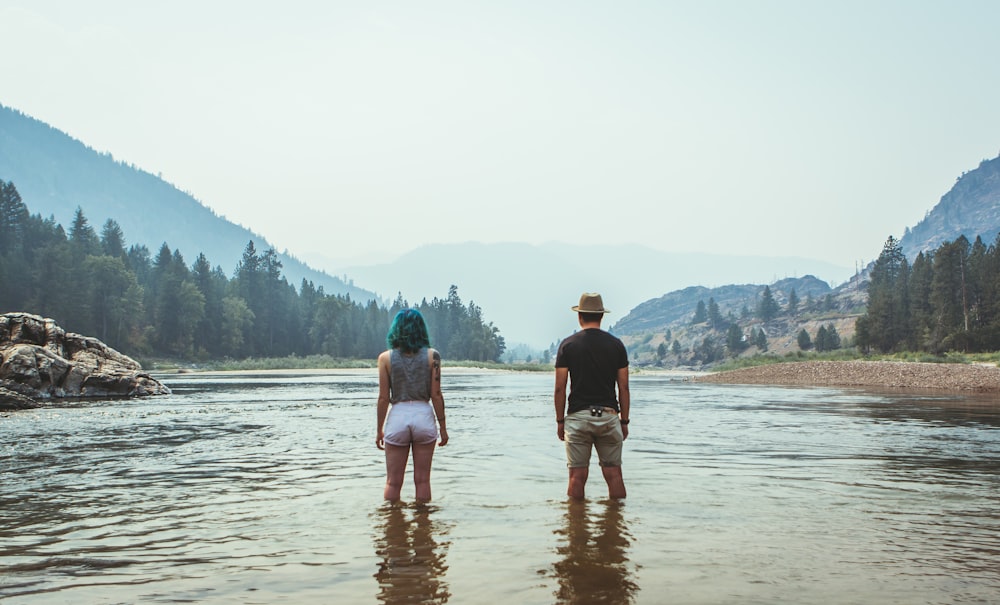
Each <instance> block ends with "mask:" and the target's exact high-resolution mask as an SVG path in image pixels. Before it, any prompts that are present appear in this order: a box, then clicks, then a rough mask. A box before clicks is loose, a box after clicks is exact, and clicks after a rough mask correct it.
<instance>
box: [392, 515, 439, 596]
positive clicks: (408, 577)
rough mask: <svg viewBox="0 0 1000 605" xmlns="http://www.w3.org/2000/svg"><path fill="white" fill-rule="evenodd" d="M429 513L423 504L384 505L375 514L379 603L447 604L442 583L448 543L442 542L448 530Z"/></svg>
mask: <svg viewBox="0 0 1000 605" xmlns="http://www.w3.org/2000/svg"><path fill="white" fill-rule="evenodd" d="M433 514H434V507H433V506H429V505H426V504H415V505H413V506H412V507H407V506H405V505H399V504H395V505H394V504H386V505H385V506H384V507H383V508H382V509H380V510H379V511H378V512H377V516H378V518H379V526H380V528H379V529H380V530H381V531H380V533H379V534H378V535H377V536H376V537H375V554H376V555H378V556H379V558H380V560H379V563H378V571H377V572H376V573H375V579H376V580H378V585H379V592H378V595H377V596H378V600H379V602H380V603H387V604H394V603H447V602H448V599H449V598H450V597H451V593H449V592H448V584H447V582H445V580H444V575H445V572H447V571H448V565H447V563H446V562H445V555H447V553H448V545H449V542H447V541H444V540H442V538H443V537H444V536H446V535H447V534H448V528H447V527H446V526H445V524H443V523H440V522H437V521H435V520H434V519H433V518H432V517H433Z"/></svg>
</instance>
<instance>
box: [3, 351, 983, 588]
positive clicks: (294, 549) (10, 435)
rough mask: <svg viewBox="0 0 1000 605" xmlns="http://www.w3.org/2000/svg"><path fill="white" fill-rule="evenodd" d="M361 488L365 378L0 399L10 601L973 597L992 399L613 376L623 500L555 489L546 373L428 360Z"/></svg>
mask: <svg viewBox="0 0 1000 605" xmlns="http://www.w3.org/2000/svg"><path fill="white" fill-rule="evenodd" d="M445 370H446V371H445V376H444V379H443V385H444V394H445V401H446V405H447V408H448V426H449V433H450V437H451V443H449V444H448V445H447V446H445V447H443V448H438V450H437V452H436V454H435V458H434V469H433V475H432V486H433V490H434V500H433V502H432V503H430V504H428V505H423V506H420V505H417V504H415V503H412V502H411V501H410V500H412V496H413V485H412V482H411V481H410V479H411V475H410V473H409V472H408V473H407V485H406V486H405V487H404V490H403V497H404V500H406V501H407V502H405V503H404V504H402V505H399V506H390V505H387V504H385V503H383V502H382V501H381V494H382V485H383V481H384V462H383V460H384V459H383V455H382V452H380V451H379V450H377V449H376V448H375V445H374V439H375V426H374V425H375V396H376V375H375V371H374V370H343V371H329V372H298V373H296V372H275V373H263V374H261V373H256V374H177V375H169V376H164V377H161V378H162V379H163V380H164V381H165V382H166V383H167V384H168V385H169V386H170V387H171V388H172V389H173V394H172V395H169V396H163V397H156V398H149V399H143V400H134V401H112V402H88V403H84V404H73V405H67V406H64V407H57V408H46V409H40V410H29V411H19V412H11V413H4V414H0V476H2V492H0V600H2V601H4V602H5V603H7V602H9V603H12V604H13V603H31V604H36V603H95V604H115V603H240V604H250V603H263V604H270V603H303V604H313V603H338V604H353V603H359V604H366V603H400V602H406V603H445V602H451V603H458V604H466V603H484V604H485V603H498V602H503V603H511V604H531V603H539V604H541V603H581V604H582V603H588V604H589V603H622V604H625V603H635V604H643V603H650V604H660V603H671V604H685V603H690V604H708V603H712V604H715V603H733V604H748V603H760V604H771V603H795V604H809V603H824V604H828V603H864V604H880V603H917V602H919V603H942V604H943V603H996V602H998V601H1000V400H998V399H996V398H980V397H976V396H967V395H948V394H928V393H905V392H898V391H896V392H876V391H861V390H849V389H831V388H785V387H768V386H733V385H710V384H693V383H689V382H685V381H682V380H678V379H676V378H675V377H673V376H670V375H657V374H648V375H642V374H640V375H635V376H633V377H632V402H633V412H632V424H631V435H630V437H629V439H628V440H627V441H626V444H625V454H624V465H623V470H624V476H625V481H626V486H627V488H628V498H627V500H626V501H624V502H615V501H609V500H607V498H606V488H605V486H604V483H603V480H602V478H601V475H600V472H598V470H597V469H596V468H594V469H592V472H591V474H590V482H589V483H588V486H587V487H588V489H587V496H588V497H587V500H586V501H584V502H581V503H573V502H569V501H568V500H567V498H566V497H565V489H566V469H565V459H564V454H563V449H562V444H561V442H559V441H558V439H557V438H556V436H555V423H554V421H553V411H552V403H551V401H552V400H551V391H552V384H553V380H552V376H551V375H549V374H533V373H505V372H495V371H470V370H460V369H449V368H446V369H445Z"/></svg>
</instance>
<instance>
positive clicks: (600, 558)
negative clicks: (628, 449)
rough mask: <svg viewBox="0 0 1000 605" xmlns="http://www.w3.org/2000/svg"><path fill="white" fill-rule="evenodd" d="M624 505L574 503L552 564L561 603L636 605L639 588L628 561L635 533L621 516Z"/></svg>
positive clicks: (584, 501)
mask: <svg viewBox="0 0 1000 605" xmlns="http://www.w3.org/2000/svg"><path fill="white" fill-rule="evenodd" d="M624 506H625V504H624V502H621V501H618V500H607V501H604V502H588V501H586V500H570V501H569V502H568V503H567V505H566V513H565V515H564V516H563V527H562V528H561V529H558V530H556V532H555V533H556V534H558V535H561V536H562V540H561V544H560V545H559V546H558V547H557V548H556V552H557V553H558V554H559V556H560V557H561V559H560V560H559V561H557V562H556V563H555V565H554V566H553V567H554V568H555V575H556V578H557V580H558V582H559V590H558V591H557V592H556V597H557V600H556V602H557V603H567V604H572V605H584V604H587V603H595V604H596V603H600V604H609V605H610V604H622V605H624V604H626V603H632V602H633V601H634V599H635V594H636V592H637V591H638V589H639V586H638V585H637V584H636V583H635V580H634V578H633V574H632V569H631V567H630V563H629V552H628V549H629V546H630V545H631V542H632V535H631V533H629V530H628V527H626V525H625V521H624V518H623V515H622V510H623V508H624Z"/></svg>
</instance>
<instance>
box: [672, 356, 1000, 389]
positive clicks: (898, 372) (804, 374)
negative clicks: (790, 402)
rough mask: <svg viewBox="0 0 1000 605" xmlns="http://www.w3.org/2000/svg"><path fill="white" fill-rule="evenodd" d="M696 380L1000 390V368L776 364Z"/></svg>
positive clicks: (864, 363) (893, 363) (883, 363)
mask: <svg viewBox="0 0 1000 605" xmlns="http://www.w3.org/2000/svg"><path fill="white" fill-rule="evenodd" d="M691 380H692V381H693V382H714V383H723V384H775V385H809V386H858V387H883V388H906V389H943V390H949V391H973V392H980V393H986V392H1000V368H998V367H996V366H994V365H985V364H956V363H917V362H900V361H802V362H790V363H775V364H770V365H765V366H757V367H753V368H743V369H739V370H731V371H728V372H717V373H713V374H706V375H703V376H696V377H692V378H691Z"/></svg>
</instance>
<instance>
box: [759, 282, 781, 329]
mask: <svg viewBox="0 0 1000 605" xmlns="http://www.w3.org/2000/svg"><path fill="white" fill-rule="evenodd" d="M779 310H780V307H778V303H777V301H775V300H774V295H773V294H771V287H770V286H764V292H763V293H762V294H761V296H760V302H759V303H758V304H757V317H758V318H760V320H761V321H763V322H765V323H766V322H769V321H771V320H772V319H774V318H775V317H776V316H777V315H778V311H779Z"/></svg>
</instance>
